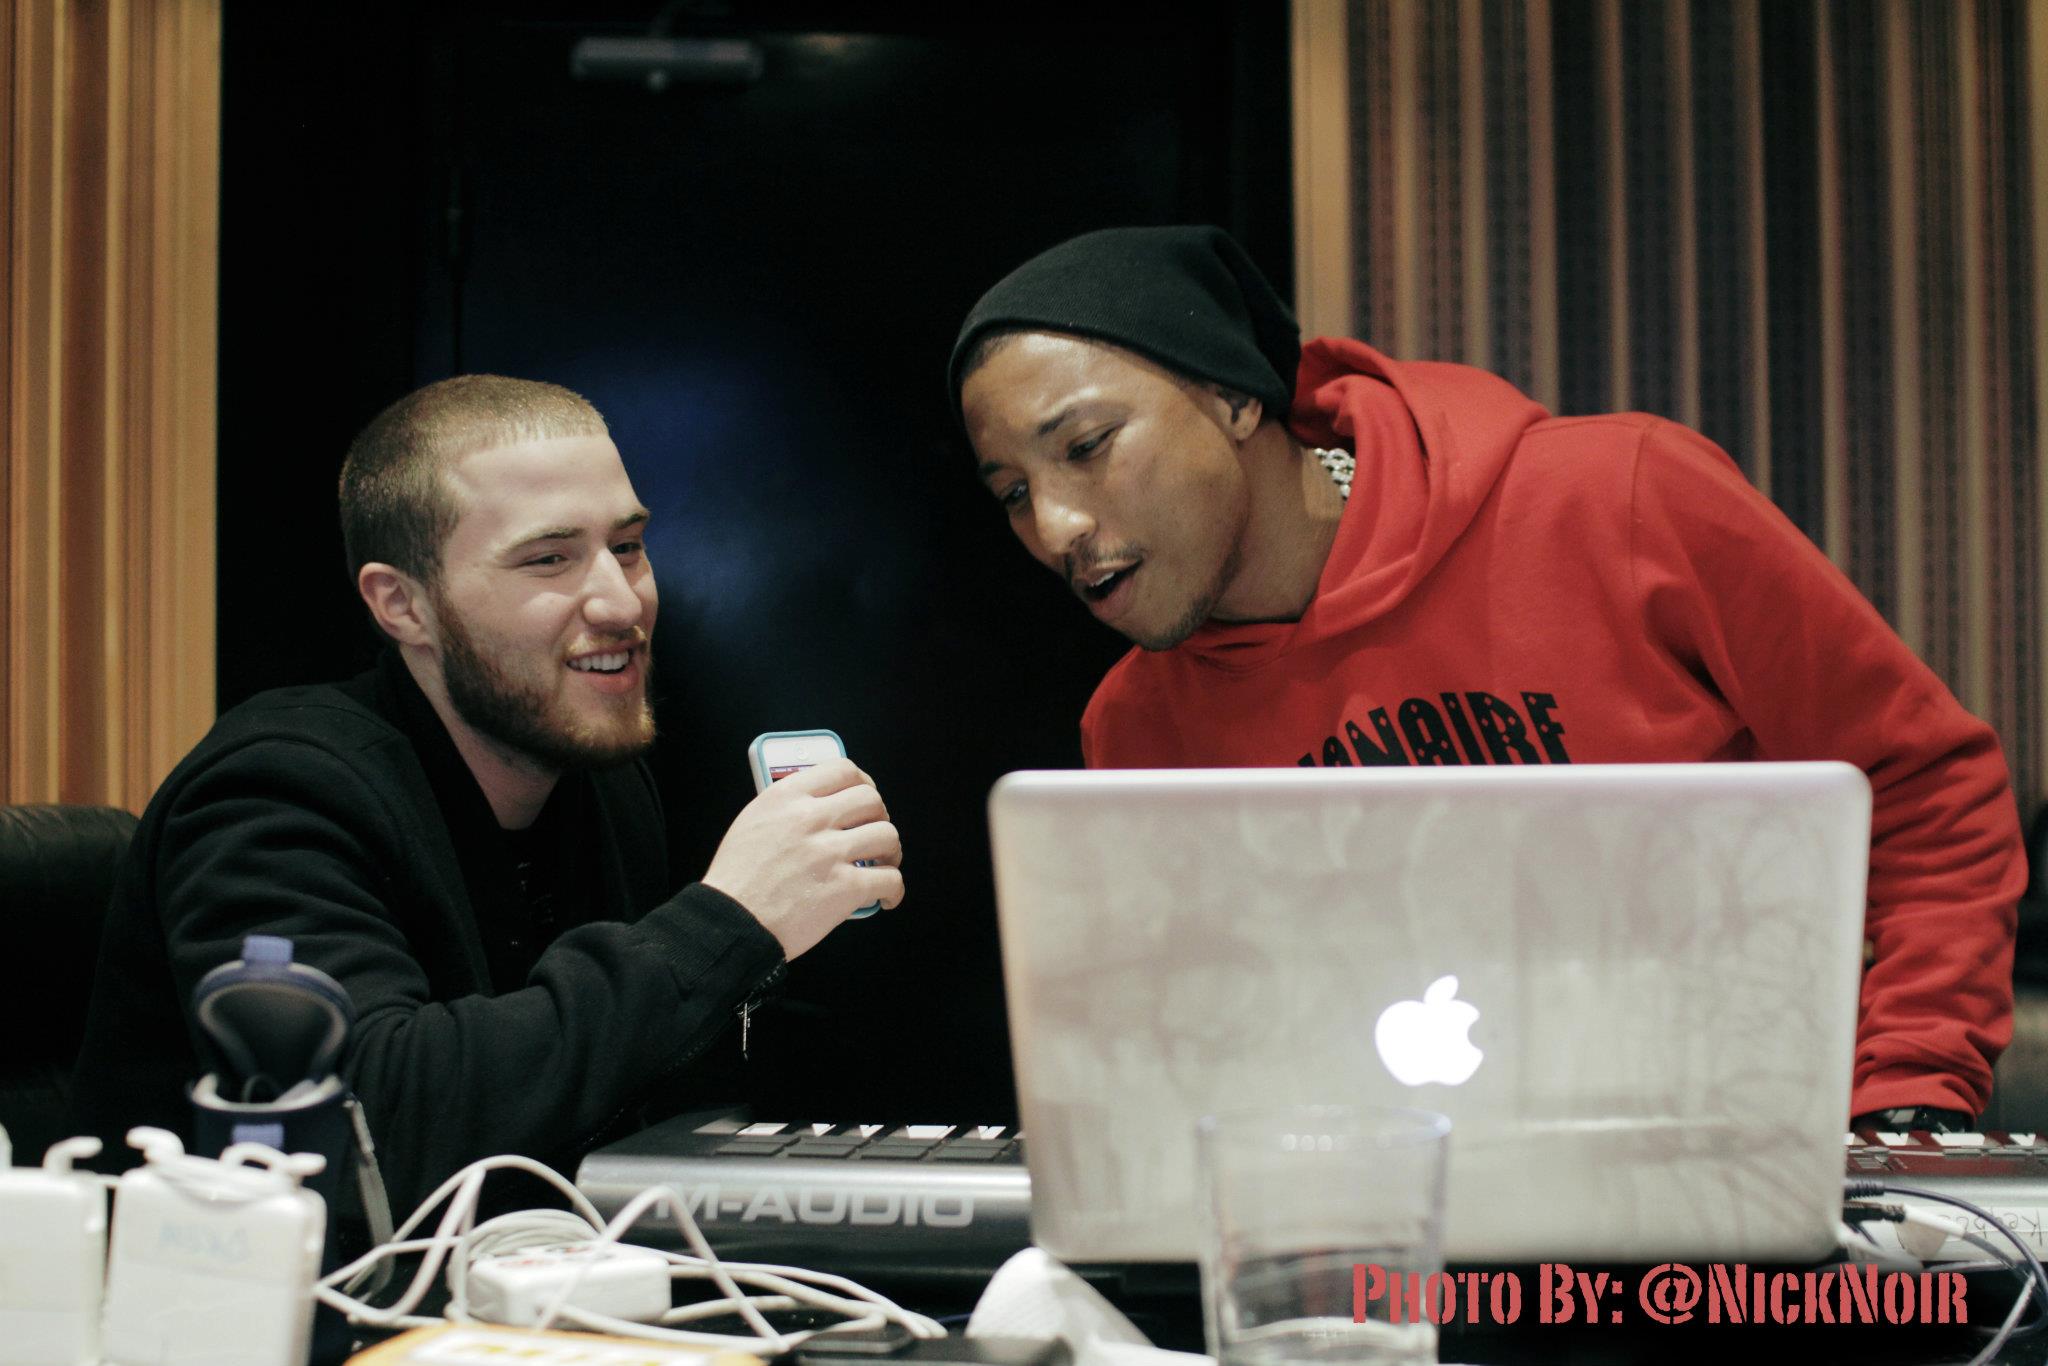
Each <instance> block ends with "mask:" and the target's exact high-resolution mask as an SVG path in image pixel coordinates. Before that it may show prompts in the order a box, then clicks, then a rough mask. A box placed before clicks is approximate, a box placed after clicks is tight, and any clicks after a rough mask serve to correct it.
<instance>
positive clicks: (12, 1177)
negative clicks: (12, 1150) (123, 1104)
mask: <svg viewBox="0 0 2048 1366" xmlns="http://www.w3.org/2000/svg"><path fill="white" fill-rule="evenodd" d="M0 1133H4V1131H0ZM0 1143H4V1137H0ZM99 1150H100V1141H99V1140H98V1139H96V1138H67V1139H65V1140H64V1141H63V1142H61V1143H53V1144H51V1145H50V1151H49V1152H48V1153H47V1154H45V1155H44V1157H43V1165H42V1166H41V1167H39V1168H37V1167H24V1168H21V1169H19V1170H17V1169H15V1168H12V1167H8V1166H6V1165H5V1163H6V1159H5V1158H4V1157H0V1366H93V1363H95V1362H97V1361H98V1360H99V1356H100V1277H101V1274H102V1271H103V1268H104V1267H105V1265H106V1260H107V1190H106V1187H105V1186H103V1185H101V1184H100V1182H99V1180H98V1179H97V1178H96V1177H94V1176H92V1175H91V1174H90V1173H88V1172H74V1171H73V1170H71V1164H72V1162H73V1160H74V1159H77V1158H81V1157H92V1156H94V1155H95V1154H97V1153H98V1152H99Z"/></svg>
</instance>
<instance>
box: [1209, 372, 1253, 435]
mask: <svg viewBox="0 0 2048 1366" xmlns="http://www.w3.org/2000/svg"><path fill="white" fill-rule="evenodd" d="M1209 392H1210V393H1211V394H1213V395H1215V397H1216V401H1217V402H1218V403H1220V404H1222V405H1223V406H1222V409H1221V410H1220V412H1219V414H1218V416H1219V417H1220V418H1221V419H1222V423H1223V430H1225V431H1227V432H1229V433H1230V435H1231V438H1232V439H1233V440H1236V441H1245V440H1248V439H1250V437H1251V434H1252V433H1253V432H1255V431H1257V430H1258V429H1259V423H1260V422H1262V421H1263V420H1264V419H1265V416H1266V405H1265V404H1263V403H1261V402H1259V400H1257V399H1255V398H1253V397H1252V396H1251V395H1250V394H1240V393H1238V392H1237V390H1235V389H1226V388H1224V387H1223V386H1222V385H1220V384H1212V385H1210V386H1209Z"/></svg>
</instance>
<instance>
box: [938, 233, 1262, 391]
mask: <svg viewBox="0 0 2048 1366" xmlns="http://www.w3.org/2000/svg"><path fill="white" fill-rule="evenodd" d="M1017 328H1024V329H1029V330H1034V331H1037V330H1042V331H1048V332H1069V333H1073V334H1074V335H1076V336H1081V337H1091V338H1094V339H1096V340H1098V341H1106V342H1113V343H1115V344H1116V345H1118V346H1122V347H1126V348H1128V349H1130V350H1132V351H1135V352H1137V353H1138V354H1139V355H1141V356H1145V357H1147V358H1149V359H1151V360H1155V361H1157V362H1159V364H1161V365H1163V366H1165V367H1166V368H1167V369H1169V370H1173V371H1175V372H1177V373H1179V374H1182V375H1185V376H1188V377H1190V378H1192V379H1202V380H1212V381H1214V382H1215V383H1217V384H1221V385H1223V386H1224V387H1225V388H1228V389H1234V390H1237V391H1238V392H1240V393H1245V394H1250V395H1251V396H1252V397H1254V398H1256V399H1258V400H1259V401H1260V402H1261V403H1262V404H1264V405H1265V410H1266V416H1268V417H1273V418H1279V419H1282V420H1284V419H1285V418H1286V416H1287V412H1288V409H1289V408H1290V407H1291V406H1292V405H1293V402H1294V372H1295V368H1296V367H1297V366H1298V365H1299V364H1300V363H1301V327H1300V325H1299V324H1297V323H1296V322H1295V321H1294V315H1293V314H1292V313H1290V312H1289V311H1288V309H1287V305H1285V304H1283V303H1281V302H1280V298H1279V296H1278V295H1276V294H1275V293H1274V292H1273V286H1272V285H1270V284H1268V283H1267V282H1266V277H1265V276H1263V275H1261V274H1259V270H1258V267H1257V266H1254V265H1253V264H1252V262H1251V258H1250V257H1249V256H1246V255H1245V253H1244V248H1243V247H1240V246H1239V245H1238V244H1237V242H1236V241H1235V240H1234V239H1233V238H1232V237H1231V236H1230V234H1229V233H1227V232H1225V231H1223V229H1221V228H1208V227H1173V228H1105V229H1103V230H1102V231H1100V232H1090V233H1084V234H1082V235H1081V236H1079V237H1076V238H1072V239H1070V240H1068V241H1065V242H1062V243H1060V244H1059V245H1058V246H1056V247H1054V248H1052V249H1051V250H1049V251H1045V252H1041V253H1039V254H1038V255H1037V256H1034V257H1032V258H1031V259H1030V260H1029V261H1026V262H1025V263H1024V264H1023V265H1021V266H1019V267H1017V269H1015V270H1013V271H1011V272H1010V273H1009V274H1008V275H1006V276H1004V277H1003V278H1002V279H1001V280H999V281H997V282H996V285H995V287H994V288H993V289H991V290H989V292H988V293H986V294H984V295H982V296H981V302H979V303H977V304H975V306H974V308H973V310H972V311H971V312H969V313H968V315H967V321H966V322H964V323H962V324H961V325H960V336H959V339H958V340H957V341H955V342H954V343H953V359H952V363H951V364H950V365H949V366H948V367H947V374H948V378H949V379H950V380H951V383H952V394H953V410H954V411H955V412H956V413H957V412H958V411H959V410H960V385H961V383H962V381H964V380H965V379H966V376H965V375H963V374H962V373H961V366H963V365H965V364H966V363H967V358H968V356H969V355H970V354H972V353H973V351H974V348H975V346H976V344H977V343H979V342H980V340H981V339H982V337H983V336H985V335H987V334H988V333H990V332H994V331H1008V330H1012V329H1017Z"/></svg>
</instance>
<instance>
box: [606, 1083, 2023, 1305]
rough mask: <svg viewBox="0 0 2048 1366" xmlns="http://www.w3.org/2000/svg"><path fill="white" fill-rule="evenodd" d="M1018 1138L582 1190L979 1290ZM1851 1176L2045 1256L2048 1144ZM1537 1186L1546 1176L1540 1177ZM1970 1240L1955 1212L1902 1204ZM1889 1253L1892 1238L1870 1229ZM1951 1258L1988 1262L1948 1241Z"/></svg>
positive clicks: (703, 1136)
mask: <svg viewBox="0 0 2048 1366" xmlns="http://www.w3.org/2000/svg"><path fill="white" fill-rule="evenodd" d="M1024 1156H1025V1140H1024V1136H1023V1134H1022V1133H1020V1132H1018V1131H1017V1130H1016V1129H1014V1128H1009V1127H1005V1126H1002V1125H972V1124H962V1125H948V1124H905V1125H888V1124H836V1123H812V1122H804V1123H793V1122H792V1123H784V1122H779V1121H765V1122H753V1121H749V1120H747V1119H745V1118H743V1117H739V1116H733V1115H724V1116H720V1117H717V1118H711V1119H707V1118H705V1117H704V1116H703V1115H702V1114H697V1115H684V1116H678V1117H677V1118H676V1119H672V1120H670V1121H668V1122H667V1123H665V1124H659V1125H656V1126H654V1127H653V1128H651V1129H648V1130H646V1131H644V1132H642V1133H639V1134H636V1135H634V1136H633V1137H631V1138H628V1139H625V1140H624V1141H622V1142H619V1143H615V1144H613V1145H612V1146H611V1147H608V1148H605V1149H602V1150H601V1151H599V1152H595V1153H592V1154H591V1155H590V1156H589V1157H587V1158H585V1159H584V1161H583V1165H582V1167H581V1168H580V1169H579V1170H578V1171H577V1175H576V1184H577V1186H578V1187H580V1188H581V1189H582V1191H583V1193H584V1194H585V1195H586V1196H588V1197H589V1199H590V1201H591V1203H593V1204H594V1205H596V1206H597V1208H598V1210H599V1211H600V1212H601V1213H602V1214H604V1215H605V1217H606V1218H610V1217H611V1216H612V1215H614V1214H616V1213H617V1212H618V1211H619V1210H620V1209H621V1208H623V1207H624V1206H625V1204H626V1202H627V1201H628V1200H630V1199H632V1198H633V1197H634V1196H635V1195H637V1194H639V1193H640V1192H641V1191H642V1190H644V1189H646V1188H647V1187H649V1186H673V1187H675V1188H676V1189H677V1190H679V1191H681V1192H682V1193H683V1198H684V1201H685V1202H686V1203H687V1205H688V1206H689V1209H690V1212H691V1214H693V1215H694V1216H695V1217H696V1219H697V1222H698V1224H699V1225H700V1226H701V1227H702V1228H703V1230H704V1234H705V1236H706V1237H707V1238H709V1239H710V1240H711V1244H712V1246H713V1247H715V1248H717V1249H718V1252H719V1255H720V1256H732V1257H736V1258H743V1259H759V1260H771V1261H782V1262H794V1263H800V1264H803V1265H812V1266H819V1267H824V1268H827V1269H830V1270H834V1271H841V1272H844V1273H846V1274H849V1275H854V1276H860V1275H898V1276H905V1277H915V1278H919V1279H923V1278H938V1279H948V1278H955V1277H959V1278H971V1277H985V1276H987V1275H988V1274H989V1273H990V1272H992V1271H994V1270H995V1269H996V1268H997V1267H998V1266H1000V1265H1001V1264H1002V1263H1003V1262H1004V1261H1005V1260H1006V1259H1007V1258H1008V1257H1009V1256H1010V1255H1011V1254H1012V1253H1014V1252H1016V1251H1017V1250H1018V1249H1020V1248H1023V1247H1026V1246H1028V1245H1029V1244H1030V1242H1031V1178H1030V1176H1029V1174H1028V1173H1027V1172H1026V1170H1025V1166H1024ZM1843 1169H1844V1173H1845V1174H1846V1175H1848V1176H1851V1177H1862V1178H1868V1179H1876V1180H1881V1181H1888V1182H1896V1183H1898V1184H1901V1185H1907V1186H1915V1187H1919V1188H1922V1189H1926V1190H1930V1191H1934V1192H1937V1193H1940V1194H1946V1195H1955V1196H1960V1197H1961V1198H1963V1199H1965V1200H1968V1201H1970V1202H1971V1203H1973V1204H1976V1205H1981V1206H1983V1207H1985V1208H1986V1209H1988V1210H1989V1211H1990V1212H1991V1213H1993V1214H1994V1215H1996V1216H1998V1217H1999V1218H2000V1219H2002V1220H2004V1221H2005V1222H2006V1223H2007V1225H2008V1226H2010V1227H2011V1228H2012V1229H2013V1230H2014V1232H2015V1233H2017V1234H2018V1235H2019V1236H2020V1237H2021V1238H2023V1239H2024V1240H2026V1242H2027V1243H2028V1244H2030V1245H2031V1246H2032V1247H2033V1249H2034V1251H2035V1253H2036V1255H2039V1256H2043V1257H2048V1134H2034V1133H2005V1132H1992V1133H1981V1134H1929V1133H1922V1132H1915V1133H1876V1132H1870V1131H1864V1132H1859V1133H1852V1134H1849V1135H1847V1137H1846V1139H1845V1141H1844V1161H1843ZM1531 1175H1532V1176H1540V1173H1531ZM1884 1199H1886V1200H1887V1201H1889V1202H1891V1203H1896V1204H1901V1205H1909V1206H1916V1207H1917V1206H1925V1207H1928V1208H1931V1209H1934V1210H1936V1211H1937V1212H1940V1213H1943V1214H1946V1215H1949V1216H1950V1217H1954V1218H1956V1219H1958V1220H1959V1222H1962V1223H1963V1224H1965V1225H1966V1226H1969V1227H1971V1229H1972V1231H1973V1232H1979V1233H1982V1232H1983V1229H1982V1227H1981V1225H1980V1223H1979V1221H1977V1220H1975V1219H1972V1218H1969V1217H1968V1216H1965V1215H1963V1214H1962V1212H1961V1211H1960V1210H1957V1209H1955V1208H1954V1207H1952V1206H1947V1207H1945V1206H1941V1205H1938V1204H1935V1203H1934V1202H1930V1201H1924V1200H1919V1199H1916V1198H1913V1197H1906V1196H1898V1197H1893V1196H1887V1197H1884ZM1868 1227H1869V1228H1870V1229H1871V1231H1872V1234H1873V1236H1875V1237H1877V1238H1878V1239H1879V1240H1880V1241H1887V1240H1890V1241H1892V1244H1893V1245H1894V1246H1895V1245H1896V1241H1895V1239H1893V1235H1892V1231H1891V1227H1890V1226H1889V1225H1885V1224H1872V1225H1869V1226H1868ZM632 1237H633V1238H634V1240H635V1241H637V1242H645V1243H649V1244H651V1245H657V1246H672V1247H680V1246H681V1239H680V1237H679V1235H678V1234H677V1233H676V1229H675V1225H674V1223H673V1222H672V1221H670V1220H667V1219H657V1218H655V1217H652V1216H649V1217H647V1218H644V1219H643V1220H642V1221H641V1223H640V1225H639V1227H638V1228H637V1229H636V1231H635V1232H634V1233H633V1235H632ZM1939 1255H1940V1258H1941V1259H1942V1260H1956V1259H1962V1260H1975V1259H1977V1258H1978V1257H1979V1256H1981V1254H1980V1253H1979V1252H1977V1250H1976V1249H1974V1248H1972V1247H1970V1246H1969V1245H1968V1244H1967V1243H1964V1242H1962V1241H1961V1240H1960V1239H1951V1240H1950V1241H1949V1243H1948V1245H1947V1246H1946V1247H1944V1248H1943V1249H1942V1251H1941V1253H1940V1254H1939Z"/></svg>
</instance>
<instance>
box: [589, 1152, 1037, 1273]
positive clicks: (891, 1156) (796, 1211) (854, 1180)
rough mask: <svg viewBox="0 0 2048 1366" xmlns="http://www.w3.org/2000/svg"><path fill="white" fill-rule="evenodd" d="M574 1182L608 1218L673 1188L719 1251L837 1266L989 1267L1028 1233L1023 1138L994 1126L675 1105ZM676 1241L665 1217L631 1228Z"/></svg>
mask: <svg viewBox="0 0 2048 1366" xmlns="http://www.w3.org/2000/svg"><path fill="white" fill-rule="evenodd" d="M576 1185H577V1187H578V1188H579V1189H581V1190H582V1192H583V1193H584V1195H585V1196H587V1197H588V1198H589V1199H590V1202H591V1203H592V1204H594V1205H596V1206H597V1208H598V1211H599V1212H600V1213H602V1214H603V1215H604V1216H605V1217H606V1218H607V1219H609V1218H611V1217H612V1216H613V1215H614V1214H616V1213H618V1211H619V1210H620V1209H622V1208H624V1206H625V1204H626V1202H627V1201H629V1200H631V1199H632V1198H633V1197H634V1196H635V1195H637V1194H639V1193H640V1192H641V1191H642V1190H645V1189H646V1188H647V1187H649V1186H657V1185H665V1186H673V1187H675V1188H676V1189H677V1190H679V1191H681V1192H682V1193H683V1199H684V1203H685V1204H686V1205H687V1206H688V1208H689V1210H690V1213H691V1214H692V1215H693V1216H694V1217H695V1218H696V1220H697V1223H698V1226H699V1227H700V1228H702V1229H703V1230H704V1236H705V1237H706V1238H707V1239H709V1240H710V1242H711V1245H712V1247H714V1248H716V1249H717V1251H718V1255H719V1256H721V1257H734V1258H738V1259H742V1260H762V1261H777V1262H789V1263H795V1264H798V1265H805V1266H817V1267H821V1268H825V1269H828V1270H832V1271H836V1272H840V1273H842V1274H846V1275H853V1276H862V1275H884V1274H887V1275H896V1276H903V1277H913V1278H917V1279H953V1278H973V1277H980V1278H986V1277H987V1276H988V1275H989V1274H990V1273H991V1272H993V1271H994V1270H995V1269H996V1268H997V1267H998V1266H1001V1265H1002V1264H1003V1262H1004V1261H1006V1260H1008V1258H1009V1257H1010V1256H1011V1254H1013V1253H1015V1252H1017V1251H1018V1250H1019V1249H1021V1248H1024V1247H1026V1246H1028V1245H1029V1244H1030V1242H1031V1178H1030V1177H1029V1176H1028V1175H1026V1174H1025V1171H1024V1136H1023V1134H1021V1133H1020V1132H1018V1131H1017V1130H1016V1129H1015V1128H1014V1127H1010V1126H1006V1125H995V1124H983V1125H973V1124H960V1125H954V1124H900V1125H892V1124H832V1123H814V1122H807V1123H783V1122H778V1121H766V1122H750V1121H747V1120H745V1119H742V1118H736V1117H730V1116H725V1117H720V1118H716V1119H710V1120H705V1119H704V1118H703V1117H702V1116H697V1115H682V1116H678V1117H677V1118H675V1119H672V1120H669V1121H667V1122H666V1123H664V1124H657V1125H655V1126H654V1127H652V1128H650V1129H647V1130H646V1131H644V1132H642V1133H639V1134H635V1135H634V1136H632V1137H631V1138H628V1139H625V1140H623V1141H621V1142H619V1143H615V1144H613V1145H611V1146H610V1147H608V1148H604V1149H602V1150H600V1151H598V1152H595V1153H592V1154H591V1155H590V1156H589V1157H587V1158H585V1159H584V1160H583V1165H582V1166H581V1167H579V1168H578V1169H577V1172H576ZM631 1236H632V1238H633V1240H634V1241H635V1242H641V1243H646V1244H649V1245H651V1246H670V1247H678V1248H679V1247H681V1238H680V1236H679V1235H678V1234H677V1232H676V1227H675V1223H674V1220H673V1218H659V1219H658V1218H655V1217H653V1216H649V1217H646V1218H643V1219H642V1220H641V1222H640V1224H639V1225H638V1226H637V1228H636V1229H635V1231H634V1232H633V1234H632V1235H631Z"/></svg>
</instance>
